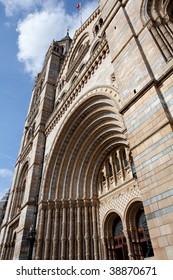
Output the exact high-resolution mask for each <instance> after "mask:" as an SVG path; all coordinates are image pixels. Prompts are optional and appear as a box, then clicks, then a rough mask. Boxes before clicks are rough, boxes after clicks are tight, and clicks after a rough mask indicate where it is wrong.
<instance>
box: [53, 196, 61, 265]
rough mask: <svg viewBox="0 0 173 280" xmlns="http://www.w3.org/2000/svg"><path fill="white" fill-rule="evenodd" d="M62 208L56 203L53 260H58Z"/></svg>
mask: <svg viewBox="0 0 173 280" xmlns="http://www.w3.org/2000/svg"><path fill="white" fill-rule="evenodd" d="M59 215H60V207H59V204H58V202H57V201H56V202H55V226H54V236H53V256H52V259H53V260H57V259H58V243H59V240H58V237H59V234H58V233H59V222H60V217H59Z"/></svg>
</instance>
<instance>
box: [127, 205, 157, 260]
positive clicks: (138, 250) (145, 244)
mask: <svg viewBox="0 0 173 280" xmlns="http://www.w3.org/2000/svg"><path fill="white" fill-rule="evenodd" d="M126 223H127V229H128V235H129V236H128V237H129V241H130V244H131V251H132V252H131V253H132V258H133V259H144V258H148V257H152V256H153V255H154V253H153V248H152V243H151V240H150V234H149V230H148V225H147V220H146V217H145V212H144V208H143V204H142V202H141V201H135V202H133V203H132V204H131V205H130V207H129V209H128V211H127V217H126Z"/></svg>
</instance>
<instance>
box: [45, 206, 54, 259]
mask: <svg viewBox="0 0 173 280" xmlns="http://www.w3.org/2000/svg"><path fill="white" fill-rule="evenodd" d="M47 215H48V217H47V228H46V239H45V252H44V259H45V260H49V259H50V248H51V232H52V205H51V203H48V214H47Z"/></svg>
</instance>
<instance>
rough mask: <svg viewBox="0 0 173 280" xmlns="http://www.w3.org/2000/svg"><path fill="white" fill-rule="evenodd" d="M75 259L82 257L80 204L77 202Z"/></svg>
mask: <svg viewBox="0 0 173 280" xmlns="http://www.w3.org/2000/svg"><path fill="white" fill-rule="evenodd" d="M77 259H78V260H82V259H83V252H82V206H81V205H80V202H79V201H78V202H77Z"/></svg>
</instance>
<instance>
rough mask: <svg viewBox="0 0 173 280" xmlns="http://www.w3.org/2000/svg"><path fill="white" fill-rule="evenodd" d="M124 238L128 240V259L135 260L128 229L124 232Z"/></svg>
mask: <svg viewBox="0 0 173 280" xmlns="http://www.w3.org/2000/svg"><path fill="white" fill-rule="evenodd" d="M123 233H124V236H125V238H126V242H127V250H128V257H129V259H130V260H131V259H133V252H132V246H131V242H130V232H129V231H128V230H127V229H124V230H123Z"/></svg>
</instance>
